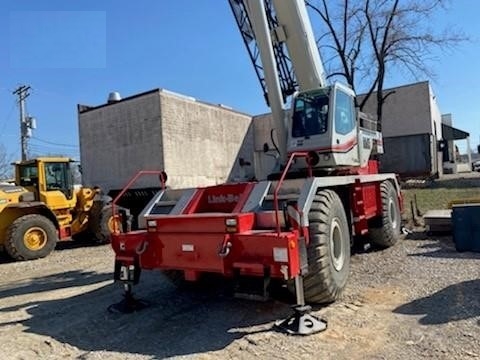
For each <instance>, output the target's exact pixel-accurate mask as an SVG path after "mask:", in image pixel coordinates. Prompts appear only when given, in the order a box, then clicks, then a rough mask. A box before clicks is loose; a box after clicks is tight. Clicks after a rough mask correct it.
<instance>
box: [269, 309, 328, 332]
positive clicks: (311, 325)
mask: <svg viewBox="0 0 480 360" xmlns="http://www.w3.org/2000/svg"><path fill="white" fill-rule="evenodd" d="M311 310H312V308H311V306H308V305H296V306H294V307H293V311H294V313H293V314H292V315H291V316H290V317H288V318H286V319H285V320H280V321H277V322H276V323H275V326H276V327H277V328H278V329H280V330H282V331H284V332H286V333H288V334H290V335H311V334H315V333H318V332H321V331H324V330H326V329H327V321H325V320H323V319H319V318H317V317H315V316H313V315H310V311H311Z"/></svg>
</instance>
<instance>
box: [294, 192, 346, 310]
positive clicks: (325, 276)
mask: <svg viewBox="0 0 480 360" xmlns="http://www.w3.org/2000/svg"><path fill="white" fill-rule="evenodd" d="M308 220H309V224H310V225H309V233H310V242H309V244H308V246H307V258H308V274H307V275H306V276H305V277H304V279H303V288H304V294H305V300H306V302H307V303H316V304H321V303H331V302H333V301H335V300H337V299H338V297H339V296H340V294H341V293H342V291H343V289H344V288H345V285H346V284H347V279H348V274H349V269H350V231H349V225H348V221H347V216H346V214H345V209H344V207H343V203H342V201H341V200H340V197H339V196H338V195H337V193H336V192H335V191H332V190H321V191H319V192H318V193H317V195H316V196H315V199H314V201H313V203H312V207H311V209H310V213H309V214H308Z"/></svg>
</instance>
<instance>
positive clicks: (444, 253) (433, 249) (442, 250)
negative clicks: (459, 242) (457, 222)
mask: <svg viewBox="0 0 480 360" xmlns="http://www.w3.org/2000/svg"><path fill="white" fill-rule="evenodd" d="M405 239H406V240H417V241H418V240H428V241H429V242H427V243H425V244H422V245H418V246H417V249H418V252H416V253H413V254H409V255H408V256H416V257H419V256H421V257H430V258H446V259H479V260H480V253H475V252H470V251H465V252H458V251H457V250H456V249H455V244H454V243H453V241H452V236H444V235H427V233H425V232H413V233H411V234H408V235H407V236H406V237H405ZM423 250H427V251H423Z"/></svg>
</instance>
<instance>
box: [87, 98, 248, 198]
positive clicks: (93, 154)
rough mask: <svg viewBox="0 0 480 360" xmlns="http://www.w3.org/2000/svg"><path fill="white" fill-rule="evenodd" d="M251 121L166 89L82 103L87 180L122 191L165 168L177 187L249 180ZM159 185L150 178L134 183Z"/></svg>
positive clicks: (169, 183)
mask: <svg viewBox="0 0 480 360" xmlns="http://www.w3.org/2000/svg"><path fill="white" fill-rule="evenodd" d="M251 120H252V118H251V116H249V115H246V114H243V113H240V112H238V111H234V110H232V109H229V108H226V107H224V106H221V105H212V104H208V103H204V102H201V101H198V100H196V99H194V98H191V97H187V96H182V95H179V94H175V93H172V92H170V91H167V90H163V89H154V90H151V91H147V92H144V93H141V94H137V95H134V96H130V97H127V98H124V99H120V98H118V97H117V98H116V99H115V97H114V99H111V100H110V101H109V102H107V103H105V104H101V105H98V106H88V105H78V127H79V135H80V157H81V163H82V180H83V183H84V184H85V185H98V186H100V187H101V188H102V189H104V191H106V192H108V191H110V190H112V189H121V188H122V187H123V186H124V185H125V183H126V181H127V180H128V179H129V178H131V177H132V176H133V175H135V174H136V173H137V172H138V171H139V170H165V171H166V172H167V174H168V183H167V185H169V186H170V187H172V188H187V187H196V186H205V185H213V184H218V183H223V182H225V181H229V180H232V179H235V178H241V177H245V178H246V177H248V176H249V172H253V170H250V169H249V167H248V166H240V163H242V164H249V163H253V134H252V127H251ZM240 159H242V161H240ZM252 176H253V175H252ZM158 186H159V181H158V178H156V177H152V176H150V177H148V178H144V179H142V180H141V181H139V182H138V183H137V184H136V186H135V187H158Z"/></svg>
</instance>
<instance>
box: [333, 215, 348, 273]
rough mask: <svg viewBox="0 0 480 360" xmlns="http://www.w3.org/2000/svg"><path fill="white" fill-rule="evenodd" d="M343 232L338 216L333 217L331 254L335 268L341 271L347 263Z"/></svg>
mask: <svg viewBox="0 0 480 360" xmlns="http://www.w3.org/2000/svg"><path fill="white" fill-rule="evenodd" d="M342 239H343V233H342V228H341V226H340V220H339V219H338V218H335V219H333V221H332V226H331V227H330V255H331V259H332V264H333V267H334V268H335V270H337V271H340V270H342V268H343V265H344V264H345V249H344V248H343V241H342Z"/></svg>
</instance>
